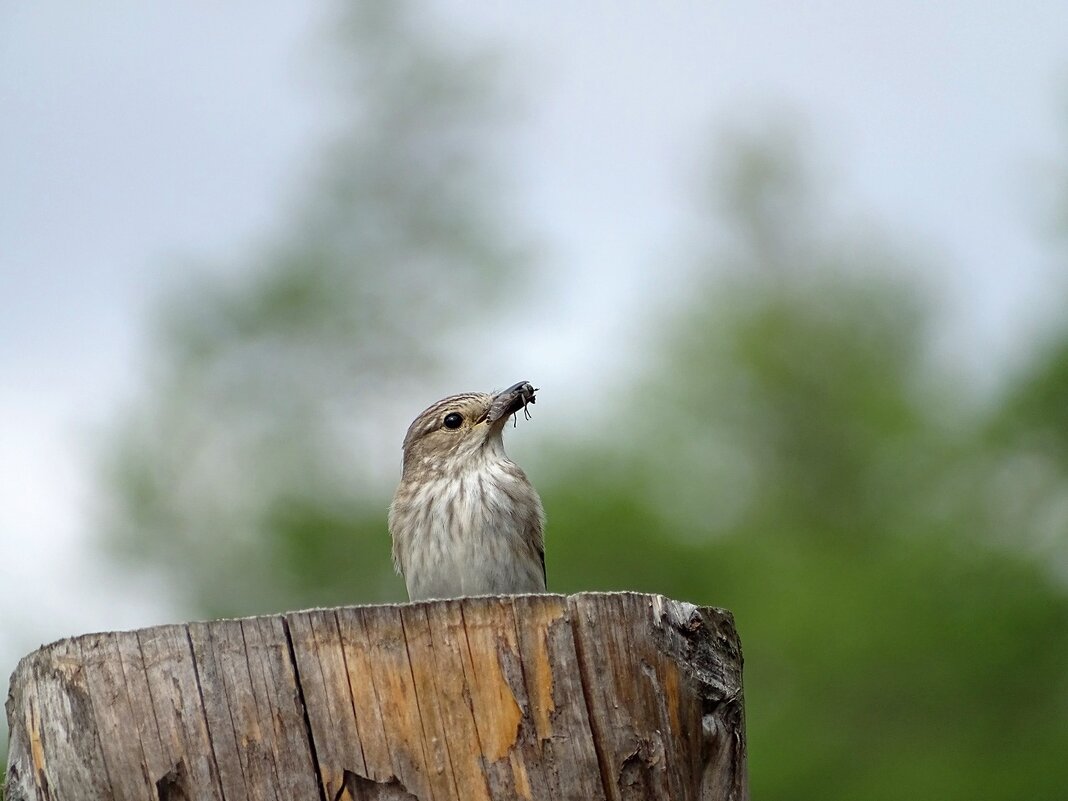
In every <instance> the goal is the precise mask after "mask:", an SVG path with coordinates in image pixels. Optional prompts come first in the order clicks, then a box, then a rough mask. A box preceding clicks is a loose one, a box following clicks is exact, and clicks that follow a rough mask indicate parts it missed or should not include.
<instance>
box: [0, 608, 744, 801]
mask: <svg viewBox="0 0 1068 801" xmlns="http://www.w3.org/2000/svg"><path fill="white" fill-rule="evenodd" d="M7 716H8V725H9V727H10V731H11V738H10V751H9V756H8V773H7V788H6V791H7V795H6V798H7V801H104V800H105V799H107V800H108V801H111V799H116V800H117V801H127V800H129V801H134V800H136V801H148V800H149V799H158V801H199V800H200V799H205V800H208V799H210V800H212V801H238V799H255V801H260V800H261V799H262V800H263V801H303V799H308V801H387V800H388V801H402V800H403V801H411V799H418V800H419V801H484V800H486V799H509V801H511V799H531V800H533V799H553V800H554V801H555V800H556V799H591V800H597V799H604V801H617V800H618V801H623V800H624V799H663V800H664V801H688V800H689V799H693V800H694V801H713V800H717V799H724V800H726V799H732V800H741V799H746V798H747V797H748V796H747V789H746V756H745V731H744V716H743V705H742V657H741V647H740V644H739V641H738V635H737V633H736V631H735V628H734V621H733V619H732V617H731V615H730V613H729V612H726V611H724V610H722V609H714V608H710V607H695V606H693V605H691V604H687V603H681V602H678V601H672V600H669V599H667V598H664V597H662V596H659V595H640V594H636V593H583V594H580V595H573V596H570V597H564V596H560V595H521V596H502V597H485V598H464V599H458V600H448V601H431V602H426V603H417V604H403V605H394V606H355V607H343V608H338V609H315V610H310V611H304V612H294V613H290V614H286V615H272V616H266V617H257V618H247V619H244V620H221V621H216V622H211V623H190V624H187V625H172V626H160V627H156V628H151V629H144V630H141V631H135V632H118V633H115V632H111V633H105V634H90V635H86V636H83V637H77V638H74V639H68V640H62V641H60V642H57V643H53V644H52V645H49V646H46V647H43V648H41V649H39V650H37V651H35V652H33V653H32V654H30V655H29V656H27V657H25V658H24V659H23V660H22V661H21V662H20V663H19V665H18V667H17V668H16V670H15V673H14V675H13V676H12V678H11V688H10V691H9V694H8V700H7Z"/></svg>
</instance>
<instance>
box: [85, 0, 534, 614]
mask: <svg viewBox="0 0 1068 801" xmlns="http://www.w3.org/2000/svg"><path fill="white" fill-rule="evenodd" d="M340 23H341V24H340V25H339V28H340V30H341V31H342V35H341V37H340V40H339V41H338V42H337V45H338V49H337V52H336V58H337V63H338V67H337V74H338V75H340V76H341V80H340V81H339V86H340V88H341V99H342V103H341V106H342V108H341V111H342V114H341V119H342V120H344V124H343V125H342V126H341V127H340V130H339V132H338V133H337V134H336V136H335V139H334V140H333V141H332V142H330V143H329V144H328V145H327V146H326V147H325V148H324V151H325V155H323V157H322V160H321V164H320V165H319V166H318V167H317V173H316V175H315V176H314V178H313V179H312V180H311V182H310V185H309V187H308V191H307V194H306V196H305V197H304V198H303V199H302V200H301V201H300V202H299V203H298V204H297V206H296V208H295V209H294V210H293V211H292V213H290V214H288V215H287V216H286V220H287V225H286V227H285V228H284V229H283V230H281V231H280V232H278V233H277V235H275V236H273V237H272V239H271V240H270V241H269V242H268V243H267V244H266V245H265V246H264V247H262V248H260V249H259V252H257V253H256V254H255V255H254V256H252V257H251V258H249V259H248V262H247V264H245V265H234V266H233V267H232V268H231V269H228V270H226V271H220V274H222V275H224V277H222V278H217V279H216V278H212V277H210V276H209V275H206V274H203V272H197V273H195V274H194V275H193V276H192V277H191V278H190V279H189V280H187V282H186V285H185V286H184V287H181V288H179V291H176V292H174V293H172V294H170V295H168V296H167V297H166V298H165V299H164V302H163V303H162V308H161V312H160V317H161V323H160V326H159V331H158V336H157V337H156V344H155V346H154V350H153V353H152V356H151V369H150V375H149V377H148V381H147V384H148V392H147V395H146V396H145V397H143V398H141V399H139V400H138V401H137V402H136V403H135V404H134V405H133V407H132V408H131V409H129V410H127V412H126V413H124V415H123V417H122V421H121V424H120V425H119V427H118V429H119V430H118V431H117V432H116V433H115V435H114V441H113V442H111V443H110V446H109V451H108V455H107V482H108V485H109V487H110V490H109V492H108V495H109V497H110V498H111V499H112V502H111V503H110V504H109V506H108V508H107V509H105V512H104V517H105V519H104V524H103V528H104V529H105V531H106V533H107V542H108V544H109V546H110V547H111V549H112V550H113V552H114V553H116V554H118V555H120V556H121V557H123V558H125V559H127V560H130V561H132V562H133V563H134V564H139V565H146V564H147V565H156V566H157V567H160V566H163V567H164V569H163V570H161V571H160V573H161V575H162V576H163V577H164V578H165V579H169V580H171V582H172V584H173V585H174V588H175V589H176V590H177V591H178V592H179V593H181V596H182V597H184V598H185V599H186V600H187V601H188V602H189V603H190V604H191V605H193V606H195V607H196V608H197V609H198V610H199V611H200V612H201V613H203V614H208V615H232V614H240V613H250V612H253V611H259V612H263V611H266V610H269V609H278V608H284V607H291V606H299V605H308V604H328V603H331V602H342V601H345V602H352V601H354V600H364V601H371V600H381V599H385V598H397V597H399V596H400V595H401V594H402V593H403V586H402V585H401V584H400V583H399V581H397V580H396V579H395V578H393V577H392V570H391V567H390V564H389V539H388V536H387V534H386V528H385V509H386V505H387V503H388V500H389V494H388V493H389V492H390V491H391V489H392V488H391V487H390V486H389V482H390V481H392V480H393V479H394V476H393V475H390V476H389V477H388V478H385V477H383V476H380V475H375V474H373V470H372V469H371V468H369V467H368V464H369V463H373V462H374V460H373V459H366V458H365V454H367V453H369V452H371V453H373V452H375V449H376V448H384V447H388V448H389V449H390V451H391V452H393V451H396V452H397V462H398V465H399V450H398V449H399V441H398V440H397V439H396V437H395V436H393V434H394V432H393V431H392V430H391V431H390V437H389V438H388V439H383V437H382V436H381V434H380V433H379V431H380V430H381V427H380V426H374V425H372V424H371V421H374V420H381V419H382V418H383V417H384V416H386V415H387V414H388V413H389V411H390V410H391V406H392V404H393V401H394V400H395V398H396V397H397V396H398V395H399V393H401V392H402V391H404V390H410V389H411V387H412V386H413V385H418V384H419V383H420V382H425V381H426V380H427V379H428V377H429V376H431V375H433V374H434V373H435V371H437V370H440V369H442V367H443V366H444V365H447V364H448V359H447V358H446V357H445V354H444V352H443V351H444V350H445V342H444V340H443V338H442V337H441V336H440V335H439V334H440V332H442V331H444V330H447V329H448V330H455V329H457V328H458V327H459V326H460V324H463V323H465V322H466V320H467V318H468V317H469V316H470V315H471V314H472V313H473V311H474V310H475V309H478V308H485V307H486V306H487V305H491V301H494V300H495V299H497V298H499V297H500V296H501V294H502V293H505V291H506V290H509V289H511V290H512V292H513V294H517V292H516V290H515V287H514V281H512V280H511V279H513V278H515V276H516V275H517V267H518V266H519V265H520V264H521V263H522V258H523V254H522V252H521V250H520V248H519V247H517V245H516V243H515V241H514V240H513V239H512V238H511V237H510V235H508V234H503V233H501V232H502V231H510V230H513V228H512V227H510V226H508V225H506V224H504V221H502V220H501V219H500V218H499V217H498V210H499V209H498V206H497V205H496V204H494V203H492V202H491V200H490V199H491V198H494V197H496V196H499V194H500V192H499V191H498V187H497V186H496V181H495V176H494V170H493V168H492V165H493V157H492V156H493V153H494V151H495V134H496V133H497V132H498V122H499V120H500V115H499V113H498V112H499V111H500V103H499V101H498V96H497V94H496V93H495V88H494V85H493V83H492V82H491V81H490V80H488V77H487V76H490V75H493V74H496V70H495V69H493V67H494V65H493V64H491V63H487V61H486V59H485V58H481V57H472V58H468V57H462V56H461V55H460V54H457V53H454V52H452V51H451V50H450V49H449V48H448V47H446V46H445V45H444V44H443V43H442V42H441V41H439V40H438V39H437V38H435V37H434V36H431V35H430V34H429V33H428V32H427V26H426V25H425V24H421V23H420V22H419V15H417V14H414V13H412V11H411V10H410V9H409V8H408V7H407V4H404V3H360V4H355V5H350V6H347V7H346V10H345V11H344V13H343V15H342V18H341V20H340ZM398 469H399V468H398Z"/></svg>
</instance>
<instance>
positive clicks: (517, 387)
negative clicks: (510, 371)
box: [486, 381, 538, 424]
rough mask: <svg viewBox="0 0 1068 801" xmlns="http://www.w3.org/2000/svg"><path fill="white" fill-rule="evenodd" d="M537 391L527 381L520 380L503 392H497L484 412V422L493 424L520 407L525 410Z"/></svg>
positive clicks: (532, 401)
mask: <svg viewBox="0 0 1068 801" xmlns="http://www.w3.org/2000/svg"><path fill="white" fill-rule="evenodd" d="M537 391H538V390H537V388H536V387H534V386H532V385H531V383H530V382H529V381H520V382H519V383H518V384H512V386H510V387H508V389H506V390H504V391H503V392H498V393H497V394H496V395H495V396H494V398H493V401H492V403H490V407H489V411H487V412H486V422H488V423H490V424H493V423H496V422H497V421H498V420H503V419H504V418H506V417H507V416H508V415H510V414H515V413H516V412H518V411H519V410H520V409H523V410H526V408H527V404H528V403H534V393H535V392H537Z"/></svg>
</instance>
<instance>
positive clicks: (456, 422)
mask: <svg viewBox="0 0 1068 801" xmlns="http://www.w3.org/2000/svg"><path fill="white" fill-rule="evenodd" d="M442 422H444V424H445V428H459V427H460V426H462V425H463V424H464V416H463V415H462V414H460V413H459V412H450V413H449V414H447V415H445V419H444V420H443V421H442Z"/></svg>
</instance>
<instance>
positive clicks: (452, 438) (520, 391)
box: [404, 381, 537, 475]
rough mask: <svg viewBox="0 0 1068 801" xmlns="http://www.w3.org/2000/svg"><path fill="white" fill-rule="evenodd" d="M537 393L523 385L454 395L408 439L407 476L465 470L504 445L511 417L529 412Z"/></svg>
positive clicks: (419, 420)
mask: <svg viewBox="0 0 1068 801" xmlns="http://www.w3.org/2000/svg"><path fill="white" fill-rule="evenodd" d="M535 392H537V389H535V388H534V387H533V386H532V385H531V384H530V383H529V382H527V381H520V382H519V383H518V384H513V385H512V386H510V387H509V388H508V389H506V390H504V391H503V392H498V393H496V394H492V393H488V392H466V393H463V394H461V395H451V396H449V397H448V398H444V399H442V400H439V401H438V402H437V403H435V404H433V405H432V406H430V407H428V408H427V409H425V410H424V411H423V412H422V413H421V414H420V415H419V416H418V417H416V418H415V420H414V421H413V422H412V424H411V425H410V426H409V427H408V433H407V435H405V437H404V473H405V475H408V474H409V473H410V472H422V471H424V470H425V471H429V472H449V471H450V470H452V469H457V468H462V467H463V465H465V464H467V463H469V462H470V460H472V459H474V458H477V457H478V456H479V455H480V454H482V453H484V452H485V449H486V448H487V447H492V446H495V445H499V444H500V443H501V441H502V440H501V431H502V430H503V429H504V424H505V422H506V421H507V420H508V417H509V415H512V414H515V413H516V412H519V411H521V410H522V411H526V407H527V404H530V403H534V393H535Z"/></svg>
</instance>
